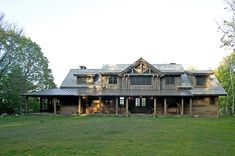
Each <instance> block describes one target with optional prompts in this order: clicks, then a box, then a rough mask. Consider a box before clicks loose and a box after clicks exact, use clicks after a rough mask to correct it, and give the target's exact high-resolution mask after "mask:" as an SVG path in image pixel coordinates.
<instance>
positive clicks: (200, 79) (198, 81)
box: [196, 76, 206, 86]
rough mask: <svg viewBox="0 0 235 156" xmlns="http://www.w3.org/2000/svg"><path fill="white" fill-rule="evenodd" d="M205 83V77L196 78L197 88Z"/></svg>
mask: <svg viewBox="0 0 235 156" xmlns="http://www.w3.org/2000/svg"><path fill="white" fill-rule="evenodd" d="M205 83H206V77H205V76H196V85H197V86H204V85H205Z"/></svg>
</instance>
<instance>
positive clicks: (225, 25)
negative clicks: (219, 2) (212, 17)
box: [217, 0, 235, 50]
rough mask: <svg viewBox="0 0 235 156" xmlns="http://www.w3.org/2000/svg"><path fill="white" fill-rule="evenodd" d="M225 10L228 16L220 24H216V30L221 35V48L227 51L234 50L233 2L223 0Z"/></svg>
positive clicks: (234, 13)
mask: <svg viewBox="0 0 235 156" xmlns="http://www.w3.org/2000/svg"><path fill="white" fill-rule="evenodd" d="M224 2H225V5H226V7H225V10H227V11H228V13H229V14H230V16H229V17H228V19H224V20H223V22H222V24H219V23H217V24H218V30H219V31H220V32H221V33H222V37H221V39H220V40H221V43H222V45H221V47H227V48H228V49H229V50H234V46H235V0H224Z"/></svg>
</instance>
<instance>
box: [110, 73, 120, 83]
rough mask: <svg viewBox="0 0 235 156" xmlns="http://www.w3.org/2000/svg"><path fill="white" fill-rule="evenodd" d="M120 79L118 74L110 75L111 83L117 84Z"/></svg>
mask: <svg viewBox="0 0 235 156" xmlns="http://www.w3.org/2000/svg"><path fill="white" fill-rule="evenodd" d="M117 79H118V77H117V76H116V75H110V76H109V81H108V82H109V84H117V81H118V80H117Z"/></svg>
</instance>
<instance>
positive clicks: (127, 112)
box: [126, 97, 129, 116]
mask: <svg viewBox="0 0 235 156" xmlns="http://www.w3.org/2000/svg"><path fill="white" fill-rule="evenodd" d="M128 114H129V111H128V97H126V116H128Z"/></svg>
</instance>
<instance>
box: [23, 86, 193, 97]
mask: <svg viewBox="0 0 235 156" xmlns="http://www.w3.org/2000/svg"><path fill="white" fill-rule="evenodd" d="M23 96H35V97H40V96H192V94H191V93H190V91H189V90H145V91H143V90H132V91H131V90H112V89H100V90H99V89H92V88H85V87H81V88H53V89H48V90H41V91H38V92H31V93H25V94H23Z"/></svg>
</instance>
